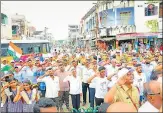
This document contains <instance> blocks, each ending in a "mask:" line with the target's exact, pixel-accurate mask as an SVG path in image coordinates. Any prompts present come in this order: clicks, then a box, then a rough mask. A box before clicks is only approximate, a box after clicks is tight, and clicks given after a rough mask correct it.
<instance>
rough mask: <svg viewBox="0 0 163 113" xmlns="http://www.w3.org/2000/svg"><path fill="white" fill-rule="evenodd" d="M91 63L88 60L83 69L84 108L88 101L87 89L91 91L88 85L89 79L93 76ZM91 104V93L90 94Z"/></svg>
mask: <svg viewBox="0 0 163 113" xmlns="http://www.w3.org/2000/svg"><path fill="white" fill-rule="evenodd" d="M89 64H90V61H89V60H88V59H87V60H86V61H85V63H84V66H83V69H82V89H83V106H84V105H85V104H86V100H87V89H88V91H89V84H88V83H87V80H88V78H89V77H90V76H91V74H92V73H91V69H90V68H89V66H90V65H89ZM89 102H90V92H89Z"/></svg>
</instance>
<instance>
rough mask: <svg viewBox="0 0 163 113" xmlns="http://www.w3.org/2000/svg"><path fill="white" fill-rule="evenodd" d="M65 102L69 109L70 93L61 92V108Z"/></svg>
mask: <svg viewBox="0 0 163 113" xmlns="http://www.w3.org/2000/svg"><path fill="white" fill-rule="evenodd" d="M64 102H65V103H66V107H67V108H69V91H60V95H59V106H60V107H61V108H62V106H63V103H64Z"/></svg>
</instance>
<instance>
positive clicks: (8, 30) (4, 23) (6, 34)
mask: <svg viewBox="0 0 163 113" xmlns="http://www.w3.org/2000/svg"><path fill="white" fill-rule="evenodd" d="M1 39H12V25H11V15H10V12H9V10H8V8H7V7H6V6H5V5H4V4H3V3H1Z"/></svg>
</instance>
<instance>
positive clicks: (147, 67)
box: [142, 57, 154, 82]
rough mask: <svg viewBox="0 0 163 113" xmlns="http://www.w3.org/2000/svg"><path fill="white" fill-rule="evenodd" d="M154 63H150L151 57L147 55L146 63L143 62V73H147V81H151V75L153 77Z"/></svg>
mask: <svg viewBox="0 0 163 113" xmlns="http://www.w3.org/2000/svg"><path fill="white" fill-rule="evenodd" d="M153 69H154V68H153V65H152V64H150V59H149V57H146V58H145V63H144V64H142V70H143V73H144V74H145V76H146V81H147V82H149V81H150V77H151V74H152V71H153Z"/></svg>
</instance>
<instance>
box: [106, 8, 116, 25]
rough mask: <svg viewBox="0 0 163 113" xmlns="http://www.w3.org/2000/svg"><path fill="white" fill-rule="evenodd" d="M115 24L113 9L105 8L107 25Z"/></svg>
mask: <svg viewBox="0 0 163 113" xmlns="http://www.w3.org/2000/svg"><path fill="white" fill-rule="evenodd" d="M114 25H115V11H114V10H113V9H108V10H107V27H109V26H114Z"/></svg>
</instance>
